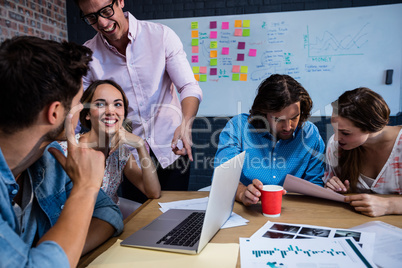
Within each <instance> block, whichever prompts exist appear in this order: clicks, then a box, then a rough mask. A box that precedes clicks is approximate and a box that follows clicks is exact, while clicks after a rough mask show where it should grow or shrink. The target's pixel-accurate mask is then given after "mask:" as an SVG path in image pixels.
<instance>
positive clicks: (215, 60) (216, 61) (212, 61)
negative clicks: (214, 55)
mask: <svg viewBox="0 0 402 268" xmlns="http://www.w3.org/2000/svg"><path fill="white" fill-rule="evenodd" d="M210 65H211V66H216V65H218V59H211V61H210Z"/></svg>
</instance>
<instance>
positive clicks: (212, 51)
mask: <svg viewBox="0 0 402 268" xmlns="http://www.w3.org/2000/svg"><path fill="white" fill-rule="evenodd" d="M209 56H210V57H211V58H216V57H218V50H211V51H210V52H209Z"/></svg>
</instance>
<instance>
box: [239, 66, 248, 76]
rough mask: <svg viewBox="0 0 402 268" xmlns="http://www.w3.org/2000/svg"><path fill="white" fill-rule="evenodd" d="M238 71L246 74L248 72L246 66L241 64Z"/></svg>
mask: <svg viewBox="0 0 402 268" xmlns="http://www.w3.org/2000/svg"><path fill="white" fill-rule="evenodd" d="M240 72H241V73H242V74H246V73H247V72H248V66H241V67H240Z"/></svg>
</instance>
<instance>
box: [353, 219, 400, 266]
mask: <svg viewBox="0 0 402 268" xmlns="http://www.w3.org/2000/svg"><path fill="white" fill-rule="evenodd" d="M401 220H402V218H401ZM350 229H352V230H357V231H364V232H374V233H376V238H375V244H374V252H375V253H374V258H373V259H374V263H375V264H377V265H378V266H379V267H383V268H399V267H401V263H402V229H401V228H398V227H396V226H393V225H390V224H387V223H385V222H382V221H371V222H367V223H364V224H362V225H358V226H355V227H352V228H350Z"/></svg>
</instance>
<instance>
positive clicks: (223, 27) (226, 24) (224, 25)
mask: <svg viewBox="0 0 402 268" xmlns="http://www.w3.org/2000/svg"><path fill="white" fill-rule="evenodd" d="M227 29H229V22H227V21H225V22H222V30H227Z"/></svg>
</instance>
